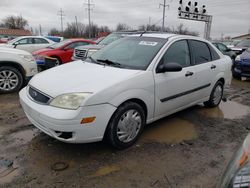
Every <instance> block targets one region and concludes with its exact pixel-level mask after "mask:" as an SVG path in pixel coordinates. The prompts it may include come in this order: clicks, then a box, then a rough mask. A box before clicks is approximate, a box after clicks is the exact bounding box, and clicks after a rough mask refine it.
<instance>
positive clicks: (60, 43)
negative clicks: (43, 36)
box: [48, 40, 71, 49]
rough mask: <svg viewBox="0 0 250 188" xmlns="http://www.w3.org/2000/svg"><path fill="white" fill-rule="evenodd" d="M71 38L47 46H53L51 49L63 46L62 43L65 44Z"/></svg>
mask: <svg viewBox="0 0 250 188" xmlns="http://www.w3.org/2000/svg"><path fill="white" fill-rule="evenodd" d="M70 41H71V40H64V41H62V42H59V43H55V44H53V45H51V46H49V47H48V48H53V49H57V48H61V47H63V46H64V45H66V44H67V43H69V42H70Z"/></svg>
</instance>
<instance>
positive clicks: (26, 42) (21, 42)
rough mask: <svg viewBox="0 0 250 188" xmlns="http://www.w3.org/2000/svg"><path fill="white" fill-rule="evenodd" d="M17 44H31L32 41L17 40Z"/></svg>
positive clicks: (26, 39) (28, 39)
mask: <svg viewBox="0 0 250 188" xmlns="http://www.w3.org/2000/svg"><path fill="white" fill-rule="evenodd" d="M17 43H18V44H20V45H25V44H32V39H31V38H24V39H21V40H19V41H18V42H17Z"/></svg>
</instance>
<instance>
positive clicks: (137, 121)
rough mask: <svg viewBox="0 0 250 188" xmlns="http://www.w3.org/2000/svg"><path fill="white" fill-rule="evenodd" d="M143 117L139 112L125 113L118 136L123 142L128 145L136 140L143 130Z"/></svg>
mask: <svg viewBox="0 0 250 188" xmlns="http://www.w3.org/2000/svg"><path fill="white" fill-rule="evenodd" d="M141 123H142V119H141V115H140V113H139V112H138V111H137V110H128V111H127V112H125V113H124V114H123V115H122V116H121V118H120V120H119V122H118V126H117V136H118V138H119V140H120V141H121V142H124V143H127V142H130V141H132V140H134V139H135V137H136V136H137V135H138V133H139V131H140V128H141Z"/></svg>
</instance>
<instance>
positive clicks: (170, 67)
mask: <svg viewBox="0 0 250 188" xmlns="http://www.w3.org/2000/svg"><path fill="white" fill-rule="evenodd" d="M180 71H182V66H181V65H180V64H178V63H167V64H161V65H160V66H158V67H157V69H156V73H165V72H180Z"/></svg>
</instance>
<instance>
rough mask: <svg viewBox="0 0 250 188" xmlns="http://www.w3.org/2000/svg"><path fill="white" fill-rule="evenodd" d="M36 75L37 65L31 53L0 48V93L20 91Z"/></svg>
mask: <svg viewBox="0 0 250 188" xmlns="http://www.w3.org/2000/svg"><path fill="white" fill-rule="evenodd" d="M36 73H37V65H36V62H35V60H34V58H33V56H32V55H31V54H30V53H28V52H26V51H23V50H18V49H11V48H5V47H0V93H12V92H16V91H18V90H20V89H21V87H22V86H23V85H24V84H26V83H27V82H28V81H29V80H30V78H31V77H32V76H34V75H35V74H36Z"/></svg>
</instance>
